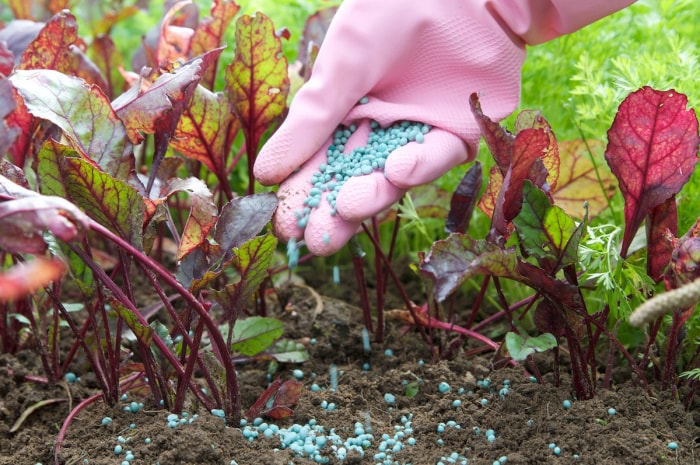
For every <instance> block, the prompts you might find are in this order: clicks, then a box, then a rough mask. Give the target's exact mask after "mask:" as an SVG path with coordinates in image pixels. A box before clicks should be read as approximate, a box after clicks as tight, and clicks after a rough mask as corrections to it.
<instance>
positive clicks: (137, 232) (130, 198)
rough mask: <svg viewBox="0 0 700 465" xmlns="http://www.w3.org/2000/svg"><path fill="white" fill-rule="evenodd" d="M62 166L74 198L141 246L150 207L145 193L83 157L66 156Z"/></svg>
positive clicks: (135, 245)
mask: <svg viewBox="0 0 700 465" xmlns="http://www.w3.org/2000/svg"><path fill="white" fill-rule="evenodd" d="M61 168H62V170H63V178H64V179H65V181H66V182H65V186H66V190H67V192H68V195H69V196H70V198H71V200H73V202H75V204H76V205H78V206H79V207H81V208H82V209H83V210H85V212H86V213H87V214H88V215H90V216H91V217H92V218H93V219H94V220H95V221H97V222H98V223H100V224H101V225H103V226H105V227H106V228H108V229H109V230H111V231H112V232H114V233H115V234H117V235H119V236H120V237H121V238H123V239H126V240H127V241H129V242H130V243H131V244H133V245H134V247H136V248H138V249H141V248H142V243H143V232H142V228H143V221H144V212H145V208H146V207H145V205H144V199H143V197H142V196H141V194H139V193H138V191H136V189H134V188H133V187H131V186H130V185H128V184H126V182H124V181H122V180H120V179H116V178H114V177H112V176H110V175H109V174H108V173H105V172H102V171H100V170H99V169H98V168H97V167H95V166H94V165H92V164H91V163H89V162H87V161H85V160H82V159H80V158H67V159H65V160H64V161H63V163H62V166H61Z"/></svg>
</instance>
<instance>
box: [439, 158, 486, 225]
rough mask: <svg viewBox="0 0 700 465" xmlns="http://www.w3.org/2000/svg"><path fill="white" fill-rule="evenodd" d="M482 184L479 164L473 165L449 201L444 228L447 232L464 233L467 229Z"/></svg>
mask: <svg viewBox="0 0 700 465" xmlns="http://www.w3.org/2000/svg"><path fill="white" fill-rule="evenodd" d="M482 182H483V178H482V170H481V163H479V162H474V164H473V165H472V166H471V168H469V170H467V172H466V173H465V174H464V177H462V180H461V181H460V182H459V184H458V185H457V188H456V189H455V192H454V194H453V195H452V199H451V200H450V212H449V214H448V215H447V222H446V224H445V228H446V229H447V231H449V232H451V233H453V232H460V233H466V232H467V230H468V229H469V221H470V220H471V218H472V214H473V213H474V207H475V206H476V202H477V199H478V198H479V192H480V191H481V184H482Z"/></svg>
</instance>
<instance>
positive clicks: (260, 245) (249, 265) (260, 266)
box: [193, 234, 277, 321]
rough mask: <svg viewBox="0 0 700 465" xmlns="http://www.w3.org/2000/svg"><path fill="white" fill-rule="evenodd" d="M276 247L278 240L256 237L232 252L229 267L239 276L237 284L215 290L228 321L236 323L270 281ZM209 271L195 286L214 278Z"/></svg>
mask: <svg viewBox="0 0 700 465" xmlns="http://www.w3.org/2000/svg"><path fill="white" fill-rule="evenodd" d="M276 246H277V239H275V237H274V236H273V235H272V234H265V235H264V236H257V237H254V238H253V239H251V240H249V241H247V242H245V243H244V244H243V245H241V246H240V247H237V248H235V249H234V250H233V259H232V260H231V261H230V265H232V266H233V267H234V269H235V270H236V272H237V273H238V276H239V280H238V282H235V283H231V284H229V285H227V286H226V287H225V288H224V289H223V290H221V291H212V295H213V297H214V299H216V301H217V302H218V303H219V305H221V307H222V308H223V309H224V317H225V318H226V319H227V320H229V321H230V320H235V318H237V317H238V315H239V314H240V312H241V310H242V309H243V308H244V307H245V306H246V305H247V304H248V301H249V300H250V298H251V297H252V296H253V294H255V292H256V291H257V290H258V289H259V288H260V285H261V284H262V283H263V281H265V279H267V277H268V273H267V269H268V268H269V266H270V263H271V262H272V256H273V254H274V252H275V247H276ZM212 276H213V275H212V273H211V272H209V273H207V275H205V277H204V278H203V279H202V280H201V281H199V282H197V281H196V280H195V282H194V284H193V287H199V288H201V286H202V284H204V283H205V282H206V280H207V279H210V278H211V277H212Z"/></svg>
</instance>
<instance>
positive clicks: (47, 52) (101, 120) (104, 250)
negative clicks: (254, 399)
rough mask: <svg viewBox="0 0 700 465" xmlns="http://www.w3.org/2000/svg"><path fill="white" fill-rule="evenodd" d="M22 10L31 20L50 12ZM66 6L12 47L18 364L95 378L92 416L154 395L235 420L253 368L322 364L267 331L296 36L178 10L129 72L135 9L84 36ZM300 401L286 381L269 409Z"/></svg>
mask: <svg viewBox="0 0 700 465" xmlns="http://www.w3.org/2000/svg"><path fill="white" fill-rule="evenodd" d="M58 3H61V2H58ZM12 6H13V12H14V14H15V16H16V19H18V20H28V19H33V16H32V15H33V14H36V12H32V11H28V10H25V9H22V8H20V7H21V5H19V4H17V3H16V2H15V3H13V4H12ZM51 7H53V8H55V10H53V11H50V12H47V13H50V14H47V18H48V19H47V20H46V22H45V23H30V24H32V25H33V26H32V27H28V26H27V24H28V23H26V22H25V23H10V24H8V25H7V26H6V28H5V29H4V30H3V33H4V37H3V39H4V40H5V42H6V43H7V44H8V47H0V72H1V73H2V76H1V77H0V99H2V102H3V105H2V115H1V116H2V120H1V121H0V150H1V151H2V154H3V157H2V159H0V231H2V239H1V240H0V259H1V263H2V268H1V271H0V338H1V340H2V343H1V346H2V350H3V351H4V352H11V353H12V352H16V351H18V350H20V349H22V348H27V347H34V348H35V349H36V350H37V351H38V353H39V354H40V356H41V360H42V363H43V366H44V371H45V374H46V380H45V381H46V382H52V383H53V382H57V381H59V380H60V379H61V378H62V377H63V376H64V375H65V374H66V373H67V372H68V371H69V367H70V366H71V365H72V364H78V365H79V364H83V368H86V369H89V370H91V371H92V372H93V373H94V374H95V376H96V378H97V382H98V383H99V386H100V388H101V394H100V395H99V396H95V399H92V398H91V399H88V400H87V401H86V402H87V403H89V402H92V401H94V400H96V399H100V398H101V399H103V400H104V401H105V402H107V403H108V404H110V405H114V404H116V402H117V401H118V400H119V399H120V397H121V394H122V393H123V392H124V391H125V390H128V389H131V388H134V387H139V386H140V387H147V388H148V392H149V393H150V395H151V397H152V401H153V403H154V404H155V405H160V406H163V407H164V408H167V409H170V410H172V411H174V412H180V411H182V409H183V406H184V404H185V401H186V397H187V396H192V397H193V398H195V399H196V400H197V402H199V403H200V404H201V405H203V406H204V407H205V408H206V409H208V410H216V411H219V410H221V411H223V412H224V416H225V417H226V419H227V420H228V421H231V422H233V423H237V422H238V421H239V419H240V417H241V409H242V406H241V404H240V396H239V391H240V386H239V385H238V381H237V377H236V371H235V365H236V364H237V363H243V362H246V361H249V360H254V359H255V360H278V361H283V362H302V361H304V360H305V359H306V357H307V356H308V355H307V354H306V351H305V349H304V348H303V346H301V345H299V344H297V343H295V342H292V341H285V340H281V339H280V338H281V336H282V332H283V328H282V325H281V323H280V322H279V321H277V320H273V319H270V318H264V316H265V306H264V303H265V298H264V292H265V283H266V281H267V280H268V269H269V268H271V266H272V259H273V254H274V252H275V250H276V246H277V240H276V239H275V238H274V237H273V236H272V234H271V233H270V232H269V231H268V223H269V221H270V218H271V217H272V214H273V212H274V210H275V208H276V205H277V199H276V197H275V195H274V194H273V193H269V192H268V193H260V194H256V193H255V184H254V182H253V179H252V174H250V173H252V166H253V163H254V161H255V156H256V153H257V151H258V147H259V146H260V144H261V142H262V138H263V136H264V134H265V133H266V132H267V131H268V130H269V129H270V128H271V127H272V126H273V125H274V124H275V123H276V122H277V121H278V119H279V118H280V117H281V116H282V115H283V114H284V112H285V110H286V104H287V96H288V91H289V78H288V72H287V66H288V63H287V60H286V58H285V57H284V56H283V55H282V53H281V50H282V48H281V47H282V44H281V40H282V39H281V37H280V36H278V35H277V33H276V32H275V29H274V26H273V24H272V22H271V20H270V19H269V18H268V17H266V16H265V15H263V14H260V13H258V14H255V15H253V16H249V15H239V14H238V13H239V6H238V5H237V4H236V3H235V2H234V1H231V0H216V1H214V2H213V6H212V8H211V12H210V15H209V16H206V17H203V18H201V19H199V16H198V8H197V7H196V6H194V5H193V4H191V3H188V2H180V3H177V4H175V5H174V6H173V7H172V8H170V9H168V10H167V11H165V12H164V14H163V17H162V18H161V21H160V23H159V24H158V25H157V26H156V27H154V29H153V30H152V31H151V32H149V33H148V34H147V35H146V36H145V37H144V38H143V40H142V43H141V46H140V47H139V50H137V51H135V53H134V57H133V60H132V63H134V64H139V65H140V66H139V67H138V68H135V69H133V71H129V65H128V64H127V61H126V60H125V58H124V57H122V56H121V54H120V53H119V51H118V48H117V47H116V45H115V43H114V42H113V41H112V39H111V38H110V35H109V32H110V31H111V30H112V29H113V28H114V27H115V25H116V24H117V23H118V22H119V21H120V20H124V19H125V18H128V17H129V16H131V15H133V14H135V9H129V8H127V9H125V10H124V11H122V15H121V16H120V15H107V17H106V18H101V19H100V18H97V19H96V18H94V17H93V20H92V22H88V23H87V25H88V29H90V28H91V32H92V34H93V35H92V36H89V35H86V36H81V35H79V31H78V25H77V24H78V21H77V20H76V17H75V16H74V15H73V14H72V13H71V12H70V11H68V10H61V6H60V5H56V4H52V5H51ZM237 15H238V16H237ZM236 17H237V19H236ZM234 19H236V20H235V22H234ZM103 20H104V21H103ZM228 30H234V31H235V34H234V40H235V43H230V44H229V45H228V46H229V47H230V48H232V49H233V56H232V58H231V59H230V61H229V62H226V61H223V60H222V52H223V50H224V48H225V47H226V46H227V44H225V37H227V36H226V32H227V31H228ZM27 34H29V35H30V36H31V37H27ZM27 38H28V39H29V40H28V41H27V42H28V45H25V44H23V43H22V41H23V39H27ZM20 44H22V45H24V46H23V47H22V48H21V49H20V48H18V47H19V46H20ZM217 82H221V83H223V89H220V90H217V89H216V87H215V86H216V83H217ZM240 179H244V181H240ZM246 180H247V181H246ZM144 293H145V294H148V295H149V296H150V298H149V299H145V298H144V297H145V296H144ZM76 305H77V306H79V307H80V308H82V310H83V311H82V312H75V311H74V309H75V308H76ZM251 315H256V316H255V318H253V319H247V318H241V317H246V316H251ZM64 327H67V328H68V330H69V332H70V340H69V341H68V346H69V349H68V350H67V352H66V351H65V349H62V347H65V346H62V345H61V337H66V333H65V331H63V332H62V329H63V328H64ZM195 377H196V380H195ZM298 395H299V388H298V386H297V384H296V383H295V382H286V381H284V382H283V381H278V382H276V383H275V384H273V387H272V388H271V389H268V391H266V392H265V394H264V396H263V399H264V401H267V400H270V399H273V398H274V403H273V409H274V412H273V413H270V416H273V417H274V416H276V417H277V418H280V417H282V416H285V415H288V414H289V413H290V410H289V406H291V405H293V404H294V402H295V399H296V398H298ZM84 405H87V404H82V405H81V406H79V408H83V407H84ZM264 405H265V402H263V403H262V404H260V402H259V403H258V404H256V406H255V409H256V411H257V412H261V411H263V407H264ZM269 410H270V409H267V410H266V411H269ZM74 414H75V412H73V413H72V414H71V415H70V416H69V418H68V420H67V423H68V421H69V420H70V418H72V416H73V415H74ZM64 432H65V429H64V430H62V434H63V433H64ZM59 447H60V441H59Z"/></svg>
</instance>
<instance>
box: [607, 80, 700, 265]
mask: <svg viewBox="0 0 700 465" xmlns="http://www.w3.org/2000/svg"><path fill="white" fill-rule="evenodd" d="M687 105H688V99H687V97H686V96H685V95H683V94H679V93H678V92H676V91H674V90H668V91H658V90H654V89H652V88H650V87H644V88H642V89H640V90H638V91H636V92H633V93H631V94H630V95H628V96H627V98H625V100H624V101H623V102H622V104H620V107H619V109H618V112H617V114H616V115H615V120H614V121H613V124H612V126H611V128H610V130H609V131H608V147H607V150H606V152H605V158H606V160H607V162H608V165H610V169H611V170H612V172H613V174H614V175H615V176H616V177H617V179H618V182H619V184H620V191H621V192H622V195H623V196H624V198H625V233H624V236H623V238H622V246H621V248H620V255H621V256H622V257H626V256H627V251H628V249H629V246H630V244H631V242H632V239H633V238H634V235H635V234H636V232H637V229H639V226H640V225H641V224H642V221H644V219H645V218H646V217H647V216H648V215H649V213H650V212H651V210H652V209H653V208H654V207H657V206H658V205H661V204H662V203H664V202H665V201H666V200H668V199H669V198H671V196H673V195H675V194H677V193H678V192H679V191H680V190H681V188H682V187H683V185H684V184H685V183H686V182H688V179H689V178H690V175H691V174H692V172H693V169H694V168H695V164H696V163H697V161H698V157H697V153H698V143H699V142H700V138H699V137H698V119H697V117H696V116H695V113H694V112H693V111H692V110H691V109H687Z"/></svg>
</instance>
